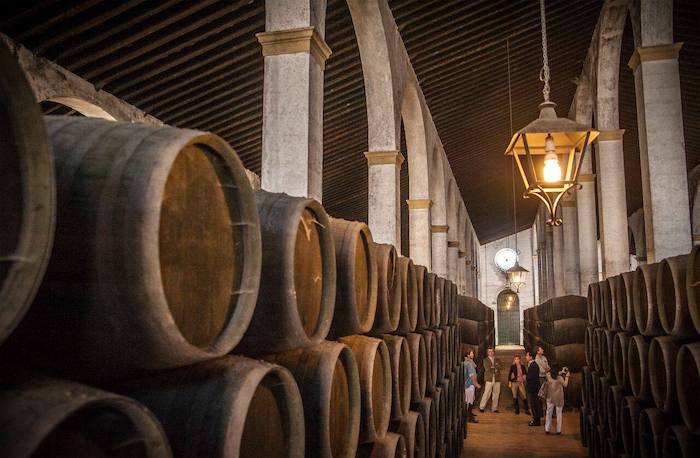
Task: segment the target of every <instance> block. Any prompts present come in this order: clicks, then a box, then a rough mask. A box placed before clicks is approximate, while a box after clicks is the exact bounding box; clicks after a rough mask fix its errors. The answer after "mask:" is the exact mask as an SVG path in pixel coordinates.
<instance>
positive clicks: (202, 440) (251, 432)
mask: <svg viewBox="0 0 700 458" xmlns="http://www.w3.org/2000/svg"><path fill="white" fill-rule="evenodd" d="M119 389H120V390H122V391H124V392H126V393H128V394H129V395H130V396H131V397H133V398H135V399H137V400H138V401H140V402H142V403H143V404H144V405H145V406H146V407H148V408H149V409H151V410H152V411H153V413H154V414H155V415H156V417H158V419H159V420H160V422H161V424H162V425H163V428H164V429H165V432H166V433H167V435H168V439H170V444H171V446H172V449H173V455H174V456H176V457H183V458H184V457H190V456H231V457H251V458H252V457H258V456H269V457H285V456H286V457H302V456H304V408H303V406H302V400H301V397H300V395H299V389H298V388H297V384H296V382H295V381H294V377H292V375H291V374H290V373H289V371H288V370H287V369H285V368H283V367H281V366H277V365H275V364H271V363H267V362H264V361H256V360H253V359H249V358H244V357H242V356H227V357H224V358H220V359H217V360H214V361H208V362H205V363H201V364H198V365H194V366H189V367H185V368H182V369H176V370H173V371H169V372H165V373H163V374H159V375H157V376H154V377H150V378H148V379H141V380H131V381H129V382H128V383H126V384H124V385H122V386H121V387H120V388H119Z"/></svg>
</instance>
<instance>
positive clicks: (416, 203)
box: [406, 199, 433, 210]
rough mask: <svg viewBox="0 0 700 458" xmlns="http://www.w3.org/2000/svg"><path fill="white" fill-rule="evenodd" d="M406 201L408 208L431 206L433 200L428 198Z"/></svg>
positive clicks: (416, 208) (415, 208) (417, 208)
mask: <svg viewBox="0 0 700 458" xmlns="http://www.w3.org/2000/svg"><path fill="white" fill-rule="evenodd" d="M406 203H407V204H408V209H409V210H419V209H426V208H430V207H432V206H433V201H432V200H430V199H408V200H407V201H406Z"/></svg>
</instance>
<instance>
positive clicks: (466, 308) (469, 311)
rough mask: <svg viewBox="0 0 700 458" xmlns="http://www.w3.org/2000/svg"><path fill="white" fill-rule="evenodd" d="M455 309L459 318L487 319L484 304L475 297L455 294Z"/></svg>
mask: <svg viewBox="0 0 700 458" xmlns="http://www.w3.org/2000/svg"><path fill="white" fill-rule="evenodd" d="M457 309H458V316H459V318H466V319H468V320H474V321H486V319H487V316H486V306H485V305H484V304H483V303H481V301H480V300H479V299H477V298H475V297H469V296H457ZM528 310H531V309H528ZM528 310H526V311H528Z"/></svg>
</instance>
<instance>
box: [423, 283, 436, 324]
mask: <svg viewBox="0 0 700 458" xmlns="http://www.w3.org/2000/svg"><path fill="white" fill-rule="evenodd" d="M436 278H437V275H435V274H434V273H432V272H426V274H425V277H424V278H423V307H424V308H425V311H424V312H423V313H424V314H425V319H426V327H430V326H436V325H437V323H436V322H435V279H436Z"/></svg>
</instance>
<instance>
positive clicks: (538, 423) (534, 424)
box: [527, 420, 542, 426]
mask: <svg viewBox="0 0 700 458" xmlns="http://www.w3.org/2000/svg"><path fill="white" fill-rule="evenodd" d="M527 425H528V426H542V425H541V424H540V422H539V421H534V420H532V421H530V423H528V424H527Z"/></svg>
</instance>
